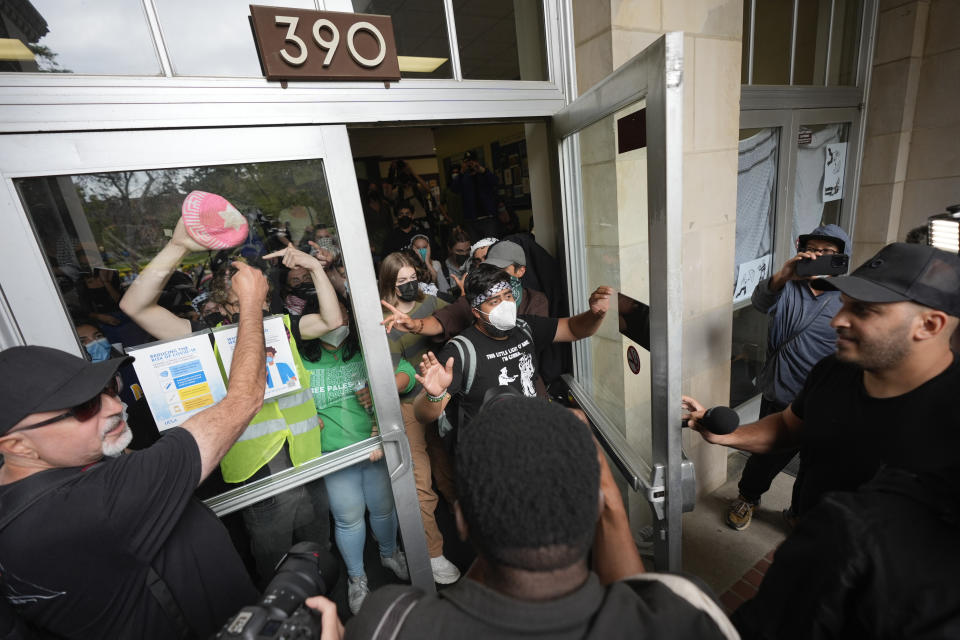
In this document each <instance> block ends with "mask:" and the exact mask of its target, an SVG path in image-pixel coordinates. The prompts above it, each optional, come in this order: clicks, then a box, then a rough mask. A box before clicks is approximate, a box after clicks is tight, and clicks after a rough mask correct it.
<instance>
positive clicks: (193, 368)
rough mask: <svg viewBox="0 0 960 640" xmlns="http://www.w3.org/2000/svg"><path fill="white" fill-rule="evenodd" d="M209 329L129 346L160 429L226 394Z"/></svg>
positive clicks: (173, 423) (189, 415)
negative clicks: (178, 337)
mask: <svg viewBox="0 0 960 640" xmlns="http://www.w3.org/2000/svg"><path fill="white" fill-rule="evenodd" d="M209 333H210V332H209V331H207V330H204V331H202V332H200V333H195V334H193V335H190V336H187V337H186V338H180V339H177V340H167V341H165V342H153V343H150V344H147V345H143V346H141V347H135V348H130V349H128V350H127V353H128V354H130V355H132V356H134V358H136V360H134V363H133V368H134V370H135V371H136V372H137V377H138V378H139V379H140V387H141V388H142V389H143V393H144V395H145V396H146V398H147V404H149V405H150V411H151V412H152V413H153V419H154V421H155V422H156V423H157V428H158V429H159V430H161V431H163V430H164V429H169V428H171V427H176V426H179V425H181V424H183V423H184V422H186V421H187V419H188V418H190V417H191V416H193V415H194V414H196V413H198V412H200V411H203V410H204V409H207V408H208V407H212V406H213V405H215V404H216V403H218V402H220V401H221V400H222V399H223V398H224V397H225V396H226V395H227V387H226V385H225V384H224V382H223V376H221V375H220V367H219V366H218V365H217V358H216V356H215V355H214V353H213V347H212V346H211V345H210V336H209Z"/></svg>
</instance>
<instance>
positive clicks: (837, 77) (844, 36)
mask: <svg viewBox="0 0 960 640" xmlns="http://www.w3.org/2000/svg"><path fill="white" fill-rule="evenodd" d="M860 4H861V3H860V2H858V1H857V0H836V6H835V8H834V18H833V41H832V44H831V51H830V82H829V84H830V85H832V86H837V85H846V86H855V85H856V84H857V63H858V60H859V54H860V21H861V19H862V13H863V12H862V11H861V10H860Z"/></svg>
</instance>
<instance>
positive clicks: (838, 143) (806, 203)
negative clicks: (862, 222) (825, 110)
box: [791, 122, 851, 240]
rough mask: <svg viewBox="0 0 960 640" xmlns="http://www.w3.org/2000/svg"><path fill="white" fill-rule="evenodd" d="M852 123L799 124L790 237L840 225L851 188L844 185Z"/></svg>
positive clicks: (794, 237)
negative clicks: (844, 201) (841, 214)
mask: <svg viewBox="0 0 960 640" xmlns="http://www.w3.org/2000/svg"><path fill="white" fill-rule="evenodd" d="M849 134H850V123H848V122H840V123H831V124H807V125H800V136H799V141H798V144H797V154H796V157H795V159H794V165H795V166H796V175H795V184H794V193H793V224H792V235H791V238H793V239H794V240H795V239H796V238H797V236H799V235H800V234H801V233H809V232H810V230H811V229H814V228H816V227H817V226H819V225H821V224H840V211H841V208H842V206H843V199H844V198H845V197H846V195H847V188H848V186H847V185H846V184H844V178H845V174H846V166H847V162H848V161H849V157H850V156H849V153H850V151H851V150H850V149H849V148H848V147H847V144H846V143H847V141H848V137H849Z"/></svg>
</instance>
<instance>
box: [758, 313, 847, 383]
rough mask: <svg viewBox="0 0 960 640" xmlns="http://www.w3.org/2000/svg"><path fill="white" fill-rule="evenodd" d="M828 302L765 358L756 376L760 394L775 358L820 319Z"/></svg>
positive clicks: (771, 371)
mask: <svg viewBox="0 0 960 640" xmlns="http://www.w3.org/2000/svg"><path fill="white" fill-rule="evenodd" d="M828 302H830V300H829V298H828V299H826V300H824V301H823V302H821V303H820V306H818V307H817V310H816V312H814V313H813V314H812V315H811V316H810V317H809V318H808V319H807V321H806V322H804V323H803V324H802V325H800V328H799V329H797V330H796V331H794V332H793V334H792V335H791V336H790V337H789V338H787V339H786V340H784V341H783V342H781V343H780V344H779V345H777V348H776V350H774V352H773V353H771V354H770V355H769V356H767V360H766V362H764V363H763V369H761V370H760V373H759V374H757V387H758V388H759V389H760V392H761V393H765V392H766V389H765V387H766V385H767V383H768V382H770V381H771V380H772V378H773V370H774V367H775V366H776V365H775V363H776V361H777V356H779V355H780V352H782V351H783V350H784V348H785V347H786V346H787V345H788V344H790V343H791V342H793V341H794V340H795V339H796V338H798V337H799V336H800V334H801V333H803V332H804V331H806V330H807V329H809V328H810V325H812V324H813V323H814V322H816V320H817V318H819V317H820V314H821V313H823V310H824V309H825V308H826V306H827V303H828Z"/></svg>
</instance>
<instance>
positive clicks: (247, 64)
mask: <svg viewBox="0 0 960 640" xmlns="http://www.w3.org/2000/svg"><path fill="white" fill-rule="evenodd" d="M254 4H259V5H265V6H270V7H290V8H296V9H316V8H317V5H316V4H315V3H314V2H313V0H257V2H256V3H254ZM157 15H158V16H159V18H160V27H161V28H162V29H163V38H164V41H165V42H166V46H167V53H168V55H169V56H170V64H171V65H172V66H173V73H174V74H175V75H180V76H247V77H262V76H263V71H262V70H261V69H260V59H259V58H258V57H257V46H256V44H255V43H254V40H253V31H252V29H251V27H250V20H249V18H250V3H235V2H195V1H194V0H158V1H157Z"/></svg>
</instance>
